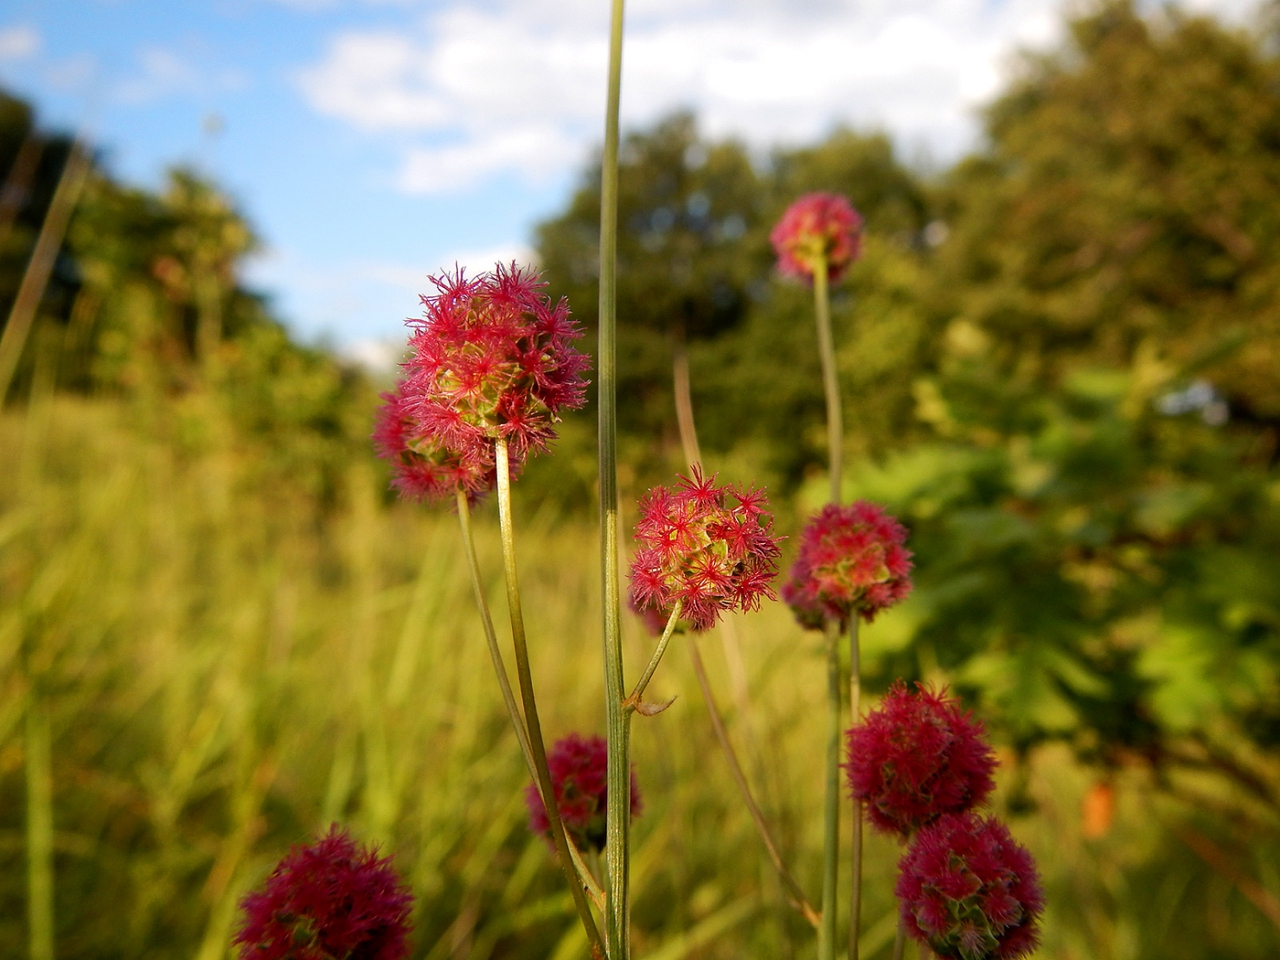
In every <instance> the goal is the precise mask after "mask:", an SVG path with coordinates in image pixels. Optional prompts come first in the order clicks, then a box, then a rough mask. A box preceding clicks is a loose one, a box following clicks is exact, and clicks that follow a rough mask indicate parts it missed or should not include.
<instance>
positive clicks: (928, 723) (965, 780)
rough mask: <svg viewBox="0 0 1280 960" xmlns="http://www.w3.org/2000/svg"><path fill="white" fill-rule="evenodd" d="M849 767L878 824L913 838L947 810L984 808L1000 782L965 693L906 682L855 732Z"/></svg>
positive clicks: (855, 787)
mask: <svg viewBox="0 0 1280 960" xmlns="http://www.w3.org/2000/svg"><path fill="white" fill-rule="evenodd" d="M846 742H847V747H848V752H847V758H848V759H847V762H846V763H845V772H846V773H847V774H848V777H849V787H850V789H851V790H852V791H853V795H854V796H855V797H856V798H857V799H859V800H861V801H862V802H863V804H864V806H865V809H866V811H867V817H868V819H870V821H871V823H872V825H873V826H875V827H876V828H878V829H880V830H883V831H884V832H886V833H897V834H900V835H902V836H904V837H905V836H909V835H910V834H911V833H913V832H914V831H916V830H919V829H920V828H921V827H923V826H925V825H926V824H928V823H931V822H932V821H934V820H936V819H937V818H938V817H940V816H943V815H944V814H951V813H961V812H963V811H965V810H968V809H970V808H972V807H975V806H978V805H979V804H981V803H982V802H983V801H984V800H986V798H987V797H988V796H989V795H990V793H991V791H992V790H993V789H994V788H995V781H994V780H993V779H992V773H993V772H994V771H995V768H996V758H995V754H994V753H992V751H991V747H990V745H989V744H988V743H987V741H986V739H985V733H984V730H983V727H982V721H981V720H979V719H978V718H976V717H974V716H973V714H971V713H969V712H968V711H966V710H963V709H961V707H960V701H959V699H957V698H955V697H948V696H947V695H946V692H945V691H942V692H937V691H934V690H931V689H929V688H928V687H926V686H925V685H924V684H916V690H915V692H912V691H909V690H908V689H907V686H906V684H904V683H903V682H902V681H901V680H898V681H896V682H895V683H894V684H893V686H892V687H890V688H889V692H888V694H887V695H886V696H885V698H884V701H883V702H882V703H881V704H880V706H879V707H877V708H876V709H875V710H872V711H871V712H870V713H869V714H868V715H867V718H866V720H865V721H863V722H862V723H860V724H857V725H856V726H854V727H853V728H852V729H850V730H849V732H848V735H847V741H846Z"/></svg>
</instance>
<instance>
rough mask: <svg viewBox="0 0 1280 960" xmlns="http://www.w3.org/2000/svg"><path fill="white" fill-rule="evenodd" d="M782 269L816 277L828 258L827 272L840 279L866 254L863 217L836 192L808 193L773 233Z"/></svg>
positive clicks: (830, 275)
mask: <svg viewBox="0 0 1280 960" xmlns="http://www.w3.org/2000/svg"><path fill="white" fill-rule="evenodd" d="M769 239H770V240H771V241H773V249H774V251H775V252H776V253H777V254H778V269H779V270H780V271H781V272H782V273H784V274H787V275H788V276H793V277H801V278H807V279H812V278H813V275H814V274H815V273H816V272H817V270H818V264H819V263H821V262H823V261H824V260H825V262H826V265H827V276H828V277H830V278H831V279H832V280H836V279H838V278H839V277H840V276H841V275H842V274H843V273H844V271H845V270H846V269H847V268H848V267H849V265H850V264H851V263H853V262H854V261H855V260H857V259H858V257H859V256H861V254H862V217H860V216H859V215H858V211H857V210H855V209H853V206H852V205H851V204H850V203H849V201H848V200H847V199H845V198H844V197H842V196H840V195H839V194H836V193H806V194H805V195H804V196H803V197H801V198H800V199H799V200H797V201H795V203H793V204H791V206H789V207H787V209H786V212H785V213H783V215H782V219H781V220H779V221H778V223H777V225H776V226H775V227H774V228H773V231H772V232H771V233H770V234H769Z"/></svg>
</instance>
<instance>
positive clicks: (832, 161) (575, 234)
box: [538, 114, 928, 485]
mask: <svg viewBox="0 0 1280 960" xmlns="http://www.w3.org/2000/svg"><path fill="white" fill-rule="evenodd" d="M599 179H600V177H599V170H598V168H590V169H588V170H587V171H586V172H585V173H584V174H583V180H582V183H583V186H582V187H581V188H580V189H579V190H578V192H577V193H576V194H575V195H574V197H573V198H572V200H571V201H570V203H569V206H568V209H567V210H566V211H565V213H563V214H562V215H561V216H559V217H557V218H554V219H552V220H549V221H547V222H545V223H543V224H542V225H540V226H539V228H538V256H539V260H540V262H541V264H542V267H543V269H544V270H545V272H546V276H547V279H548V280H549V281H550V284H551V291H552V292H553V294H555V295H558V296H559V295H563V296H567V297H568V298H569V302H570V303H571V305H572V306H573V310H574V314H575V315H576V316H577V317H578V318H579V319H580V320H582V321H583V322H584V323H585V324H586V326H587V327H588V328H589V329H593V328H594V325H595V316H596V300H597V292H596V281H595V270H596V261H597V259H598V246H597V243H598V234H599V220H600V199H599ZM619 179H620V195H619V200H618V210H619V213H618V218H619V234H618V270H619V274H618V275H619V288H618V330H619V333H618V336H619V346H618V352H619V356H620V357H623V358H625V362H623V363H621V364H620V367H619V383H618V396H619V430H620V431H621V433H622V436H623V443H624V445H626V446H627V448H628V452H630V453H631V454H633V456H632V465H633V466H634V467H636V468H637V469H638V470H639V471H640V474H641V476H643V477H646V478H647V479H648V480H649V481H650V482H657V481H665V480H666V479H667V476H668V472H669V470H670V468H671V466H672V463H673V460H676V459H677V457H676V448H677V446H678V443H677V439H676V434H675V430H674V424H675V413H674V405H673V402H672V362H673V358H674V356H675V353H676V352H677V351H682V350H687V352H688V357H689V363H690V367H691V369H692V386H693V394H694V396H693V399H694V406H695V408H696V410H697V414H698V421H699V428H700V432H701V434H702V441H703V446H704V447H705V448H707V449H708V450H709V451H714V452H715V453H717V454H718V455H720V456H726V457H731V458H732V457H735V456H736V457H739V458H742V457H744V456H745V460H744V462H743V466H744V468H746V466H747V464H748V463H749V464H750V467H751V469H752V470H754V471H756V472H759V473H761V474H763V475H764V476H767V477H769V478H770V479H777V480H778V481H779V482H781V483H784V484H786V485H793V484H794V483H795V481H796V480H798V479H799V478H800V476H801V475H802V474H803V473H804V472H806V471H807V470H810V469H816V468H817V466H818V464H820V463H821V462H822V461H823V459H824V454H823V451H822V443H823V442H824V441H823V439H822V437H823V436H824V434H823V429H824V428H823V425H822V424H823V420H822V417H823V410H824V406H823V399H822V390H821V381H820V377H819V375H818V372H817V371H818V361H817V357H816V355H815V354H814V351H813V347H812V344H813V338H814V334H813V319H812V315H811V313H812V303H811V299H812V298H811V295H810V294H809V292H808V290H807V289H805V288H802V287H800V286H799V285H794V284H788V283H784V282H782V281H780V280H777V279H776V278H775V277H774V255H773V251H772V247H771V246H770V244H769V239H768V235H769V230H770V229H771V228H772V226H773V224H774V223H775V222H776V221H777V218H778V217H779V216H780V215H781V213H782V211H783V210H784V209H785V208H786V206H787V204H788V203H790V202H791V200H793V199H795V196H796V194H797V193H800V192H807V191H813V190H829V191H838V192H842V193H846V194H847V195H849V196H850V197H851V198H852V199H853V202H854V204H855V205H856V206H857V207H858V209H859V211H860V212H861V213H862V215H863V216H864V218H865V219H866V221H867V223H868V225H869V229H870V230H871V231H872V239H871V240H870V241H869V243H868V251H867V256H866V259H865V261H864V262H863V263H862V264H861V265H860V266H859V267H857V268H855V270H854V271H853V273H852V275H851V276H850V277H849V278H848V279H847V280H845V281H844V282H843V283H842V284H840V285H837V287H836V291H835V302H834V304H833V324H834V325H835V329H836V334H837V340H838V342H840V343H841V344H842V345H843V348H842V356H841V358H840V363H841V366H842V368H843V372H844V373H845V377H846V382H847V383H848V384H849V385H850V386H851V390H850V391H849V392H848V395H847V396H846V403H847V406H848V409H849V410H850V411H855V410H858V409H862V410H864V411H865V413H864V414H863V415H859V416H855V417H854V418H853V430H854V431H855V432H854V438H855V447H856V448H857V449H861V450H870V449H881V448H882V447H883V446H884V443H885V441H886V440H887V438H889V437H891V436H898V435H900V434H901V432H902V430H903V429H904V427H909V425H910V420H911V417H910V409H911V399H910V392H909V381H908V380H907V379H905V378H904V376H903V374H904V372H905V371H906V370H909V369H911V367H912V366H913V365H914V364H915V363H916V362H917V360H918V354H919V344H920V336H921V333H922V326H921V320H920V317H919V311H918V310H917V309H916V303H915V300H916V298H915V295H914V293H913V289H914V288H915V287H916V286H918V285H919V283H920V275H919V269H920V255H919V249H918V248H919V246H920V244H919V235H920V231H921V229H922V228H923V226H924V225H925V222H926V221H927V219H928V217H927V208H928V198H927V192H926V190H925V188H924V186H923V185H922V183H921V182H920V181H919V179H918V178H917V177H916V176H914V175H913V174H912V173H911V172H910V171H908V170H907V169H906V168H904V167H903V166H902V165H901V164H900V163H899V162H898V161H897V159H896V158H895V157H894V154H893V149H892V146H891V145H890V143H889V141H888V139H887V138H886V137H884V136H883V135H879V134H876V135H870V136H862V135H859V134H855V133H852V132H851V131H848V130H839V131H837V132H836V133H834V134H833V135H832V136H831V137H830V138H829V139H828V140H827V141H825V142H824V143H822V144H821V145H819V146H817V147H813V148H805V149H798V150H792V151H779V152H777V153H776V154H775V155H774V156H773V157H772V158H771V160H770V162H769V165H768V166H767V167H766V168H765V169H764V170H763V171H760V170H757V169H756V168H755V167H754V166H753V165H752V162H751V157H750V156H749V154H748V153H747V150H746V148H745V147H744V146H743V145H742V144H740V143H738V142H736V141H733V140H727V141H720V142H709V141H707V140H706V139H704V138H702V137H700V136H699V134H698V131H697V128H696V125H695V124H694V121H693V119H692V118H691V117H690V116H688V115H687V114H677V115H675V116H673V117H671V118H669V119H667V120H665V121H662V122H661V123H659V124H657V125H656V126H655V127H654V128H653V129H652V130H650V131H646V132H641V133H633V134H631V135H630V136H628V137H627V138H626V142H625V144H624V148H623V150H622V153H621V169H620V171H619ZM863 298H866V300H867V304H865V305H861V300H862V299H863ZM868 306H869V307H870V308H871V309H868ZM810 373H812V376H809V375H808V374H810ZM797 441H799V442H797ZM747 451H752V452H747Z"/></svg>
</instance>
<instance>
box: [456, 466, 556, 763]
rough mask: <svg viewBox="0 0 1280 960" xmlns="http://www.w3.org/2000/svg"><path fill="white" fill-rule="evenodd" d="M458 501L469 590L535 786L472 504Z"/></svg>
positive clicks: (459, 496)
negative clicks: (488, 591) (495, 621)
mask: <svg viewBox="0 0 1280 960" xmlns="http://www.w3.org/2000/svg"><path fill="white" fill-rule="evenodd" d="M457 500H458V523H459V524H460V525H461V527H462V552H463V553H464V554H466V557H467V569H468V570H470V571H471V588H472V589H473V590H474V591H475V595H476V606H477V607H479V608H480V622H481V623H482V624H484V638H485V641H486V642H487V643H488V645H489V658H490V659H491V660H492V661H493V672H494V673H496V674H497V675H498V686H499V687H500V688H501V689H502V702H503V703H504V704H506V707H507V716H508V717H510V718H511V726H512V727H514V728H515V731H516V739H517V740H519V741H520V752H521V753H522V754H524V762H525V765H526V766H527V767H528V768H529V776H530V778H532V780H533V782H534V783H537V782H538V765H537V763H535V762H534V759H533V748H532V747H530V746H529V734H528V733H527V732H526V731H525V727H524V718H523V717H521V716H520V708H519V707H517V706H516V698H515V694H514V693H512V691H511V680H510V678H508V676H507V665H506V663H504V662H503V659H502V651H501V649H500V648H499V647H498V633H497V631H496V630H495V629H494V628H493V615H492V614H491V613H490V612H489V601H488V599H487V598H486V597H485V595H484V582H483V580H482V579H481V576H480V561H479V560H478V559H476V544H475V538H474V537H473V536H472V534H471V504H470V503H469V502H468V501H467V494H466V492H465V491H463V489H462V488H461V487H459V488H458V490H457Z"/></svg>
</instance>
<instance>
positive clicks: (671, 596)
mask: <svg viewBox="0 0 1280 960" xmlns="http://www.w3.org/2000/svg"><path fill="white" fill-rule="evenodd" d="M692 472H693V477H692V478H689V477H680V482H679V484H678V485H677V486H676V488H675V489H674V490H668V489H667V488H666V487H654V488H653V489H652V490H650V491H649V492H648V493H647V494H645V496H644V499H642V500H641V501H640V521H639V523H637V524H636V544H637V546H638V547H639V549H638V551H637V552H636V556H635V560H634V561H632V564H631V599H632V606H633V608H634V609H636V610H637V611H641V610H644V609H646V608H648V607H652V608H654V609H656V610H658V611H659V612H660V613H661V614H662V615H663V619H664V620H665V619H666V616H667V615H669V614H670V611H671V609H672V608H673V607H674V606H675V603H676V601H681V602H682V607H681V614H680V615H681V618H682V619H685V620H688V621H689V623H690V624H691V625H692V626H693V629H694V630H709V629H710V628H711V627H712V626H714V625H715V622H716V620H717V619H718V618H719V616H720V615H721V614H722V613H724V612H725V611H727V610H754V609H755V608H756V607H757V606H759V603H760V598H761V597H768V598H769V599H774V594H773V589H772V587H771V586H770V585H771V583H772V581H773V579H774V577H776V576H777V573H778V552H779V551H778V540H777V538H775V537H773V536H771V535H770V534H771V533H772V532H773V521H772V519H771V518H770V516H769V514H768V513H767V512H766V509H767V508H768V506H769V501H768V500H767V499H766V498H765V495H764V493H763V491H760V490H755V489H748V490H744V489H742V488H738V487H732V486H729V485H724V486H717V485H716V482H715V479H716V478H715V476H714V475H712V476H711V477H710V478H707V477H704V476H703V475H702V472H701V471H700V470H699V469H698V468H697V467H694V468H693V471H692ZM731 504H732V505H731Z"/></svg>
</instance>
